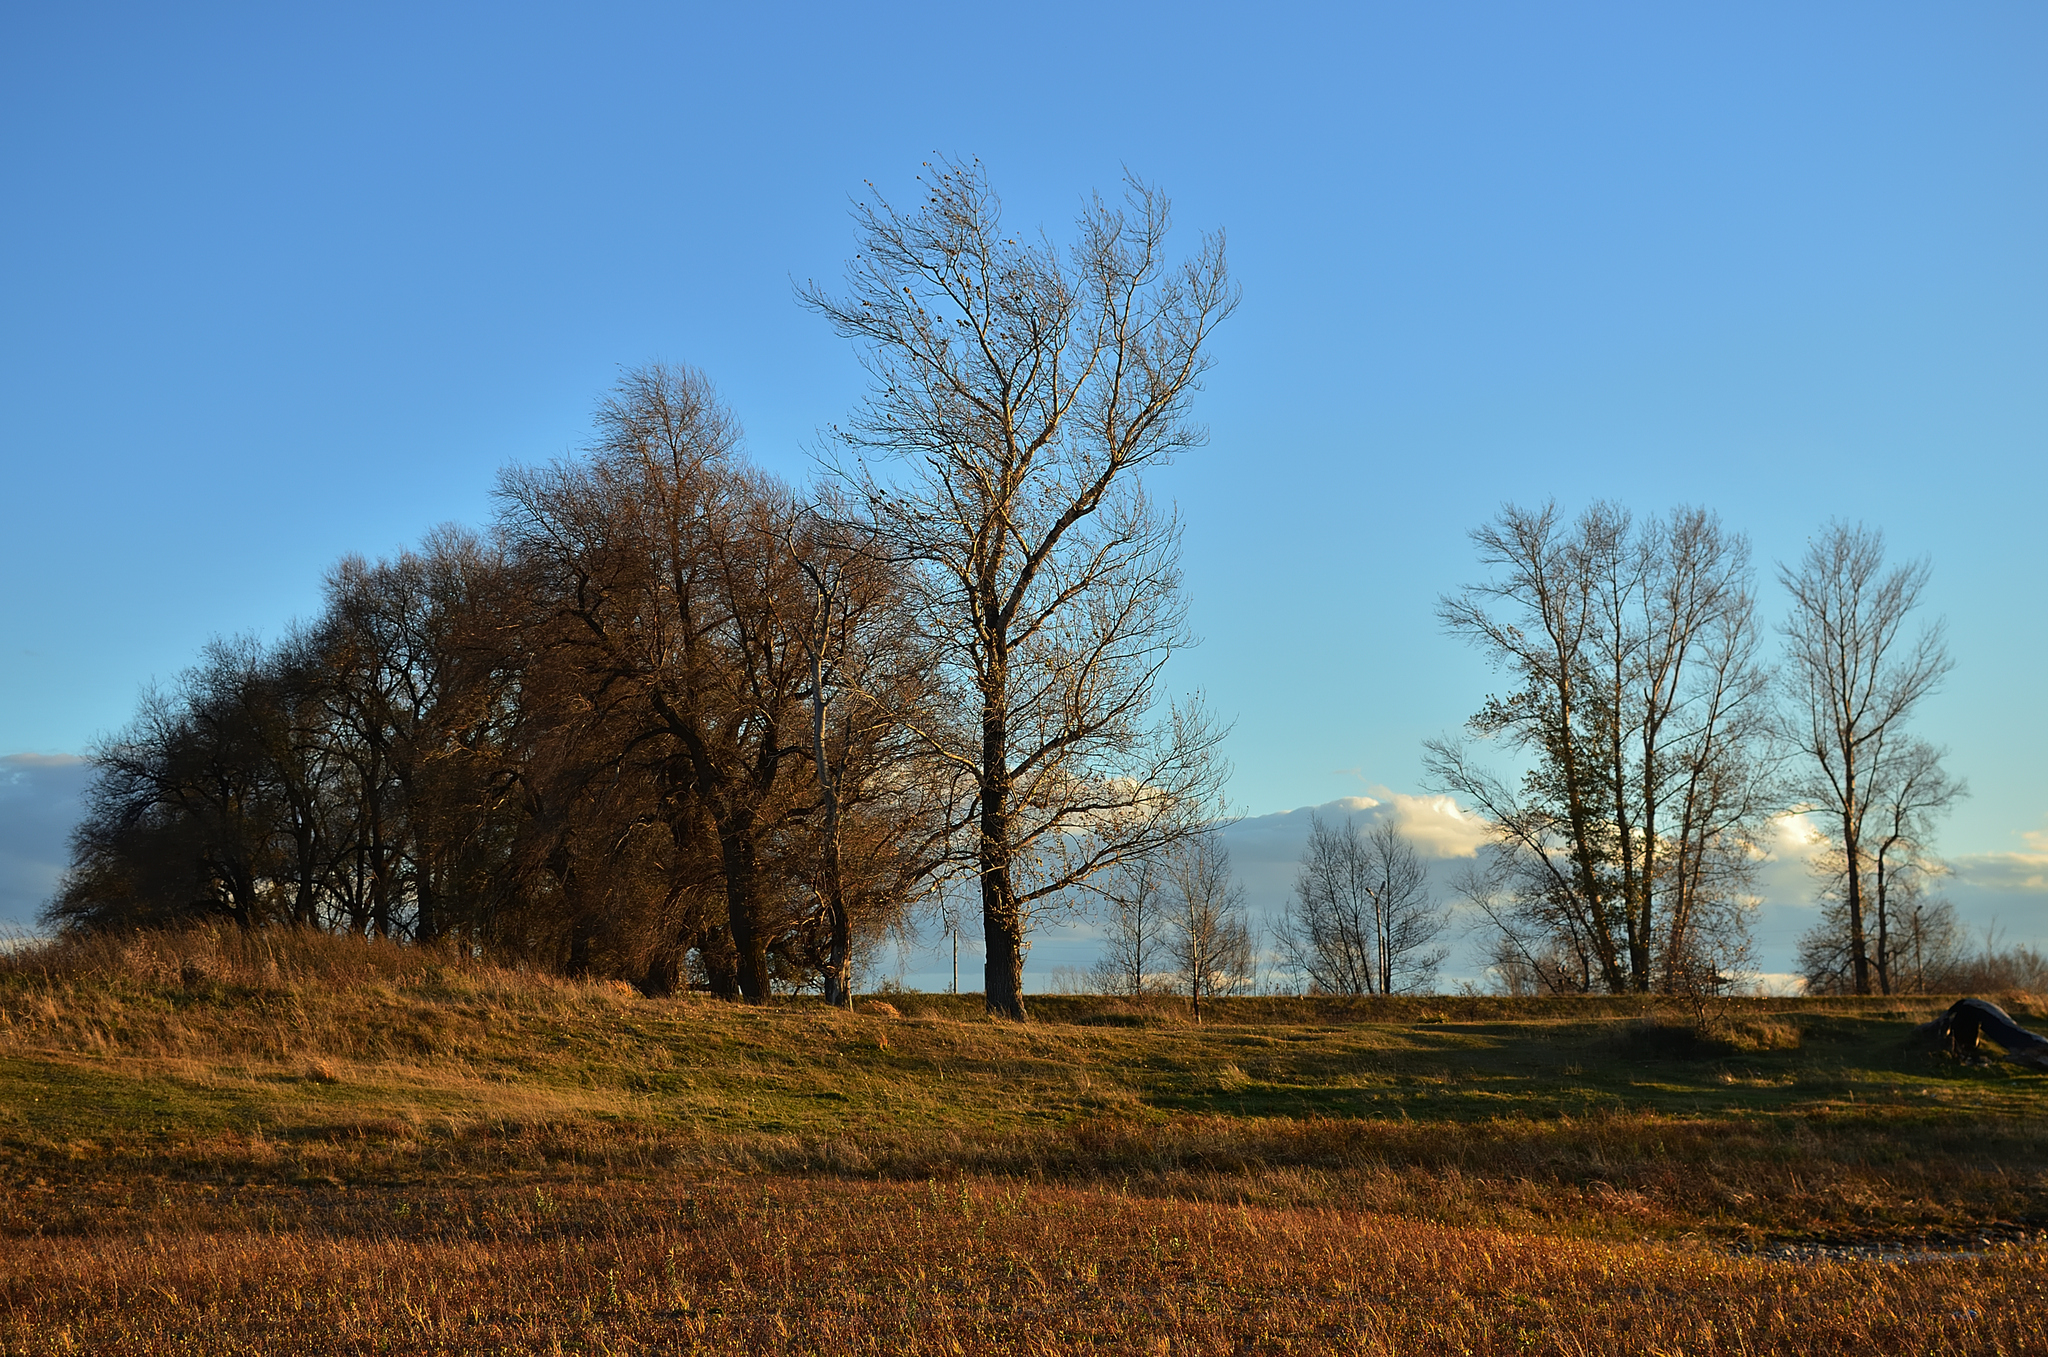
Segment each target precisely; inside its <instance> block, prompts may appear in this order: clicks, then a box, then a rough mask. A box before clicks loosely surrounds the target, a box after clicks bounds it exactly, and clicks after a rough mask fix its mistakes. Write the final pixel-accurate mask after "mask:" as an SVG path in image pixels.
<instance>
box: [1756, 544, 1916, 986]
mask: <svg viewBox="0 0 2048 1357" xmlns="http://www.w3.org/2000/svg"><path fill="white" fill-rule="evenodd" d="M1928 574H1929V566H1928V564H1927V562H1926V561H1924V560H1923V561H1915V562H1911V563H1908V564H1906V565H1900V566H1895V567H1892V568H1890V569H1887V568H1886V566H1885V563H1884V534H1883V533H1881V532H1879V531H1877V530H1876V529H1872V528H1865V527H1862V526H1860V525H1852V524H1848V523H1841V522H1836V523H1831V524H1829V525H1828V527H1827V528H1826V530H1824V531H1823V532H1822V533H1821V534H1820V536H1818V537H1816V538H1814V539H1813V540H1812V541H1811V542H1809V543H1808V544H1807V548H1806V554H1805V556H1803V557H1802V558H1801V559H1800V563H1799V567H1798V569H1796V570H1794V569H1791V568H1789V567H1781V568H1780V569H1779V572H1778V578H1779V580H1780V581H1781V582H1782V583H1783V584H1784V586H1785V588H1786V590H1787V591H1788V592H1789V593H1790V594H1791V595H1792V612H1791V616H1790V617H1789V618H1788V619H1787V620H1786V622H1785V626H1784V632H1785V642H1786V658H1787V660H1788V671H1787V674H1786V683H1787V687H1788V690H1789V694H1788V695H1789V698H1790V706H1791V711H1790V713H1789V715H1788V716H1787V718H1786V720H1785V723H1784V733H1785V738H1786V740H1787V742H1788V743H1789V744H1790V745H1791V747H1792V748H1793V749H1794V750H1796V751H1797V753H1798V755H1799V756H1800V757H1799V763H1800V766H1801V773H1800V775H1799V776H1798V777H1797V779H1796V781H1795V783H1794V785H1793V792H1794V794H1795V795H1797V796H1798V797H1799V798H1800V799H1801V800H1803V801H1804V802H1805V803H1806V804H1808V805H1809V806H1811V807H1812V808H1813V810H1814V811H1815V813H1816V814H1818V815H1819V816H1820V817H1822V818H1823V819H1824V820H1825V821H1827V822H1828V823H1829V824H1830V826H1831V827H1832V835H1833V838H1834V841H1835V846H1836V848H1837V850H1838V851H1839V853H1840V862H1841V866H1840V871H1841V880H1842V890H1843V905H1844V917H1843V923H1844V927H1845V937H1844V938H1843V944H1844V949H1845V951H1846V953H1847V957H1848V963H1849V969H1850V974H1851V976H1852V977H1853V981H1854V987H1855V991H1856V993H1858V994H1868V993H1870V989H1871V983H1870V982H1871V975H1870V972H1871V956H1870V950H1871V949H1870V945H1869V943H1870V938H1869V932H1870V929H1869V927H1868V925H1869V923H1870V920H1869V918H1868V917H1867V916H1868V913H1869V906H1870V902H1869V901H1868V900H1867V899H1866V895H1865V887H1866V881H1867V879H1868V874H1869V872H1870V868H1871V861H1870V856H1871V844H1870V843H1869V838H1870V836H1871V835H1872V834H1873V833H1875V834H1877V835H1879V836H1880V840H1881V841H1882V839H1883V837H1884V836H1885V833H1886V831H1885V830H1884V829H1882V828H1880V827H1879V826H1877V825H1875V824H1873V823H1871V822H1870V816H1871V813H1872V811H1873V809H1875V808H1876V806H1877V805H1878V804H1879V803H1878V801H1877V800H1876V799H1874V798H1875V797H1877V796H1879V795H1881V793H1882V789H1883V786H1884V783H1885V780H1886V777H1887V775H1888V770H1890V774H1891V776H1892V781H1893V784H1894V786H1895V787H1897V788H1899V789H1900V791H1901V793H1902V794H1904V795H1906V796H1908V798H1909V799H1910V800H1912V801H1913V802H1914V804H1915V805H1916V806H1918V803H1919V801H1920V800H1922V799H1924V796H1923V795H1916V794H1912V793H1907V792H1905V790H1904V789H1905V786H1906V785H1907V783H1908V782H1910V780H1911V779H1910V778H1907V777H1906V775H1905V771H1904V770H1905V769H1907V768H1908V767H1909V766H1910V765H1912V764H1913V763H1914V761H1915V759H1916V758H1917V755H1913V754H1911V753H1910V752H1909V750H1910V746H1909V742H1908V737H1907V735H1906V731H1905V726H1906V722H1907V721H1908V720H1909V719H1910V718H1911V716H1912V714H1913V711H1914V709H1915V708H1916V707H1918V706H1919V704H1920V702H1921V700H1922V699H1923V698H1925V697H1926V696H1927V695H1928V694H1929V693H1931V692H1933V691H1934V690H1935V688H1936V687H1937V686H1938V685H1939V684H1940V683H1941V680H1942V678H1943V676H1944V675H1946V674H1947V673H1948V671H1949V669H1950V668H1951V667H1952V664H1953V661H1951V660H1950V658H1949V655H1948V648H1947V645H1946V643H1945V641H1944V639H1943V629H1942V626H1941V624H1940V623H1939V622H1936V623H1935V624H1934V625H1932V626H1929V627H1926V628H1923V629H1922V630H1921V631H1919V632H1918V633H1917V634H1915V635H1912V636H1908V635H1907V633H1906V625H1907V621H1908V618H1909V616H1910V614H1911V613H1912V611H1913V610H1914V609H1915V608H1916V607H1918V606H1919V603H1920V596H1921V594H1922V593H1923V592H1924V591H1925V589H1926V587H1927V579H1928ZM1938 764H1939V761H1938V759H1936V760H1934V761H1933V767H1934V773H1933V775H1932V776H1933V778H1934V779H1936V780H1934V781H1929V780H1926V778H1925V777H1924V776H1923V781H1922V784H1921V785H1922V786H1923V788H1924V789H1925V790H1926V791H1929V792H1931V791H1934V790H1935V789H1936V788H1937V787H1938V786H1939V784H1940V782H1942V781H1945V779H1940V778H1939V768H1938ZM1953 795H1954V793H1953V792H1947V793H1945V796H1946V798H1947V799H1953ZM1941 804H1946V800H1943V801H1942V802H1941ZM1930 808H1931V807H1930ZM1922 813H1923V810H1922V809H1914V810H1910V811H1907V812H1906V818H1907V820H1909V821H1910V820H1912V819H1913V818H1914V817H1915V816H1918V815H1920V814H1922ZM1900 837H1901V838H1904V837H1909V835H1904V834H1902V835H1901V836H1900ZM1892 842H1893V843H1896V842H1898V840H1897V839H1893V840H1892Z"/></svg>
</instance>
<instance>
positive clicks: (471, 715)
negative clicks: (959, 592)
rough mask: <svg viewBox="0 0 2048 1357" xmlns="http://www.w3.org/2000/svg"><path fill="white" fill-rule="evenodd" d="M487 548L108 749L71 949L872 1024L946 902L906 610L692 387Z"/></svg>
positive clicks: (938, 815)
mask: <svg viewBox="0 0 2048 1357" xmlns="http://www.w3.org/2000/svg"><path fill="white" fill-rule="evenodd" d="M597 425H598V437H597V439H596V441H595V442H594V444H593V445H592V447H591V448H590V450H589V451H588V453H587V455H585V456H582V457H579V458H575V459H573V460H569V461H564V462H562V463H559V464H557V465H554V466H551V467H546V468H528V469H515V470H512V471H508V472H507V473H505V475H504V476H503V477H502V478H501V482H500V486H499V502H500V508H501V512H500V515H499V519H498V523H497V525H496V531H495V532H494V533H493V534H492V535H491V536H490V537H489V538H484V537H479V536H475V535H469V534H463V533H459V532H453V531H450V532H443V533H440V534H437V535H435V536H434V537H432V538H431V539H429V541H428V542H427V543H425V544H424V545H423V547H422V548H421V549H420V550H419V551H417V552H407V553H404V554H402V555H401V556H399V557H398V558H397V559H395V560H391V561H386V562H381V563H378V564H375V565H371V564H368V563H366V562H363V561H360V560H347V561H344V562H342V563H341V564H340V565H339V566H338V567H336V568H335V570H334V571H333V572H332V573H331V575H330V577H329V580H328V587H327V600H326V606H325V609H324V610H323V612H322V614H321V616H320V617H319V618H318V620H317V621H315V622H314V623H312V624H311V625H309V626H307V627H304V628H302V629H301V630H300V631H298V632H296V633H295V634H293V635H292V636H290V637H288V638H287V639H286V640H285V641H284V642H283V643H282V644H280V645H277V646H274V647H268V648H265V647H260V646H257V645H254V644H253V643H247V642H240V643H228V644H217V645H215V646H213V647H212V648H210V649H209V651H208V652H207V654H206V656H205V658H204V660H203V662H202V663H201V664H200V665H199V666H198V667H197V668H195V669H194V670H193V671H192V672H191V673H189V674H188V675H187V676H186V677H185V679H184V680H183V682H182V683H181V685H180V687H179V689H178V690H177V691H175V692H173V693H166V694H157V695H153V696H152V697H151V698H150V699H148V700H147V701H146V702H145V704H144V710H143V713H142V716H141V718H140V719H139V720H138V722H137V723H136V724H135V725H134V726H133V727H131V728H130V730H128V731H127V732H125V733H124V734H123V735H122V736H120V737H118V738H117V739H115V740H113V741H110V742H108V743H107V744H106V745H105V746H104V747H103V748H102V749H101V750H100V751H99V756H98V757H99V763H100V777H99V779H98V781H97V783H96V785H95V789H94V793H93V802H92V806H91V813H90V814H89V815H88V817H87V818H86V821H85V823H84V824H83V825H82V826H81V828H80V830H79V834H78V839H77V855H76V861H75V863H74V867H73V870H72V872H71V874H70V876H69V878H68V879H67V881H66V883H65V885H64V888H63V890H62V892H61V894H60V895H59V897H58V898H57V900H56V901H55V902H54V904H53V906H52V910H51V914H52V917H53V919H54V920H55V921H57V922H59V923H61V924H64V925H67V926H71V927H108V926H117V925H122V924H158V923H170V922H175V921H177V920H180V919H189V918H192V917H195V916H200V917H205V916H218V917H225V918H228V919H232V920H233V921H235V922H236V923H239V924H241V925H243V926H245V927H256V926H260V925H263V924H268V923H291V924H298V925H303V926H310V927H318V928H327V929H336V930H346V931H350V932H358V933H369V934H376V935H382V936H387V937H396V938H406V939H412V940H416V941H422V942H428V941H438V940H452V941H456V942H459V943H462V944H467V945H472V946H477V947H482V948H488V949H491V950H493V951H495V952H497V953H499V954H504V955H511V956H517V957H519V958H522V959H527V960H531V961H535V962H540V963H542V964H546V965H549V966H552V967H558V968H560V969H563V970H565V971H568V972H571V973H593V972H595V973H605V974H612V975H622V976H627V977H630V978H631V979H633V980H635V981H636V982H639V983H642V984H644V985H646V986H647V987H649V988H650V989H654V990H664V991H665V990H669V989H673V988H675V987H676V986H677V985H678V984H680V983H684V981H685V980H686V978H694V979H695V980H696V981H697V982H699V983H702V984H706V985H708V986H710V987H711V988H713V989H715V990H718V991H719V992H721V993H729V994H738V995H745V996H748V997H754V998H758V997H761V996H764V995H766V994H767V993H769V992H770V990H771V988H772V987H773V986H774V985H775V984H776V983H778V982H784V983H795V982H798V981H800V980H804V979H813V978H814V979H816V980H817V981H818V982H819V983H821V984H822V987H823V989H824V990H825V992H826V993H827V994H828V995H829V996H831V997H833V998H842V997H843V996H844V995H845V993H846V990H847V983H848V967H849V963H850V958H851V954H852V950H853V947H854V944H855V942H856V940H857V938H858V937H859V936H862V935H864V934H873V933H874V932H875V931H877V930H879V929H883V928H886V927H888V926H889V925H890V923H891V922H892V921H893V920H895V919H896V918H897V917H898V916H899V915H900V914H901V911H902V910H903V908H904V907H905V906H906V905H907V904H908V903H909V902H910V901H912V900H914V899H915V898H916V896H917V893H918V891H919V890H921V889H922V883H923V882H925V881H926V880H928V879H930V878H931V877H932V876H933V875H934V874H935V873H937V872H938V871H940V870H941V868H942V866H943V862H944V859H945V857H946V854H947V852H948V842H949V840H948V838H947V833H946V831H947V826H948V820H947V815H948V811H949V808H950V807H949V801H948V797H947V785H948V784H947V783H946V782H945V780H944V779H943V778H942V777H935V776H934V775H933V773H934V770H933V769H931V768H929V767H922V766H920V767H916V768H915V769H913V767H912V765H913V763H914V761H915V755H916V749H915V746H914V742H913V741H912V740H911V739H910V737H909V736H908V735H907V734H906V732H907V730H908V729H909V728H911V727H912V726H913V725H914V724H916V723H917V722H919V721H921V720H927V719H933V718H932V714H933V713H937V712H938V711H939V709H940V708H941V706H942V698H943V693H942V690H941V689H939V688H938V687H937V686H935V685H934V684H933V683H932V682H930V681H929V679H928V676H927V674H928V666H927V665H926V664H924V663H923V660H922V655H921V652H920V650H919V637H918V633H917V631H916V629H915V628H914V627H913V626H910V625H908V621H909V618H910V614H911V606H910V602H909V596H908V593H907V592H906V586H907V579H906V576H905V575H904V572H902V571H901V570H900V569H899V568H897V567H896V566H895V565H894V563H893V562H892V561H891V560H890V558H889V557H888V556H887V555H886V554H885V553H883V552H881V551H879V550H878V549H877V548H876V547H875V545H874V543H873V541H872V534H870V533H866V532H864V531H863V530H862V528H861V527H860V525H858V524H855V523H850V522H849V521H847V520H846V519H844V518H843V517H840V516H835V515H834V514H833V513H832V512H831V509H832V505H831V503H830V502H829V501H823V500H819V501H811V502H806V501H802V500H800V499H799V498H798V497H796V496H795V495H793V494H792V493H791V491H790V490H789V488H788V487H786V486H784V485H782V484H780V483H778V482H776V481H774V480H773V479H772V478H770V477H767V476H765V475H764V474H762V473H761V472H759V471H758V470H755V469H753V468H751V467H749V466H748V465H746V463H745V462H744V461H743V460H742V459H741V458H740V457H739V456H738V453H737V448H736V444H737V430H736V427H735V426H734V424H733V421H732V419H731V417H730V415H729V414H728V413H727V412H726V411H725V410H724V409H723V408H722V407H720V406H719V404H718V403H717V401H716V400H715V398H714V397H713V395H712V392H711V390H710V387H709V385H708V383H706V382H705V381H704V379H703V378H702V377H701V376H699V375H698V374H695V373H693V372H690V371H688V370H682V369H673V368H661V367H654V368H647V369H643V370H641V371H638V372H635V373H632V374H630V375H629V376H628V377H627V378H626V379H625V380H624V381H623V382H622V383H621V384H620V386H619V388H618V389H617V391H616V392H614V393H613V395H612V396H611V397H610V398H609V399H608V400H607V401H606V402H605V403H604V404H603V405H602V406H601V407H600V410H599V415H598V420H597Z"/></svg>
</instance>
